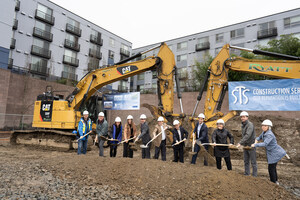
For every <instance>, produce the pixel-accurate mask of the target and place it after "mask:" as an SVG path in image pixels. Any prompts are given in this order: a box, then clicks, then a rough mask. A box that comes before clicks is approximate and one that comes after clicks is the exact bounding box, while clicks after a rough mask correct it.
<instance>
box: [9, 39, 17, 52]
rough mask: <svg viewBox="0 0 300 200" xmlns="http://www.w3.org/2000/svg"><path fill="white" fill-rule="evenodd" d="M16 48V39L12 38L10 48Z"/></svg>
mask: <svg viewBox="0 0 300 200" xmlns="http://www.w3.org/2000/svg"><path fill="white" fill-rule="evenodd" d="M15 48H16V39H15V38H11V42H10V49H15Z"/></svg>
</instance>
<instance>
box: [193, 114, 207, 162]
mask: <svg viewBox="0 0 300 200" xmlns="http://www.w3.org/2000/svg"><path fill="white" fill-rule="evenodd" d="M204 119H205V115H204V114H203V113H200V114H199V115H198V120H199V121H198V122H197V124H196V126H195V129H194V133H193V134H195V135H196V137H195V138H196V141H198V142H200V143H208V128H207V126H206V124H205V123H204ZM196 141H195V146H194V152H196V154H195V155H193V157H192V162H191V164H196V160H197V157H198V153H199V151H200V148H201V147H200V146H199V145H198V144H197V143H196ZM202 148H203V147H202ZM204 148H205V150H206V151H207V150H208V146H207V145H206V146H204ZM204 165H205V166H207V165H208V163H207V155H204Z"/></svg>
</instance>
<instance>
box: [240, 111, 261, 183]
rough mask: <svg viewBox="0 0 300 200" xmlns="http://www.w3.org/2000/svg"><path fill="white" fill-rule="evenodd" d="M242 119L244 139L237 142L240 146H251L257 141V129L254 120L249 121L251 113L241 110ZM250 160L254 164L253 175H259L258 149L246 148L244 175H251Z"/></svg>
mask: <svg viewBox="0 0 300 200" xmlns="http://www.w3.org/2000/svg"><path fill="white" fill-rule="evenodd" d="M240 117H241V121H242V139H241V141H240V142H239V143H238V144H237V147H238V148H239V147H240V146H241V145H242V146H251V144H253V143H254V142H255V137H256V136H255V129H254V125H253V124H252V122H250V121H249V119H248V117H249V114H248V113H247V112H246V111H243V112H241V114H240ZM250 162H251V165H252V176H254V177H256V176H257V164H256V149H255V148H252V149H250V150H248V149H244V166H245V172H244V175H246V176H249V175H250Z"/></svg>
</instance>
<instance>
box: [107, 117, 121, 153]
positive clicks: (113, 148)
mask: <svg viewBox="0 0 300 200" xmlns="http://www.w3.org/2000/svg"><path fill="white" fill-rule="evenodd" d="M110 138H111V139H113V140H116V141H111V142H110V157H116V155H117V149H118V143H119V142H121V141H122V122H121V118H120V117H116V119H115V123H114V124H113V125H112V126H111V132H110Z"/></svg>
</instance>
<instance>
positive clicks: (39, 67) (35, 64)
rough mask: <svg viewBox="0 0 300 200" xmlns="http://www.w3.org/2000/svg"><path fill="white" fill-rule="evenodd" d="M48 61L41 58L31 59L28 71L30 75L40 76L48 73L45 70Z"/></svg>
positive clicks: (33, 57)
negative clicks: (36, 74)
mask: <svg viewBox="0 0 300 200" xmlns="http://www.w3.org/2000/svg"><path fill="white" fill-rule="evenodd" d="M47 65H48V61H47V60H46V59H43V58H39V57H35V56H32V57H31V64H30V71H31V72H32V73H38V74H40V75H45V74H47V73H48V69H47Z"/></svg>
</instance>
